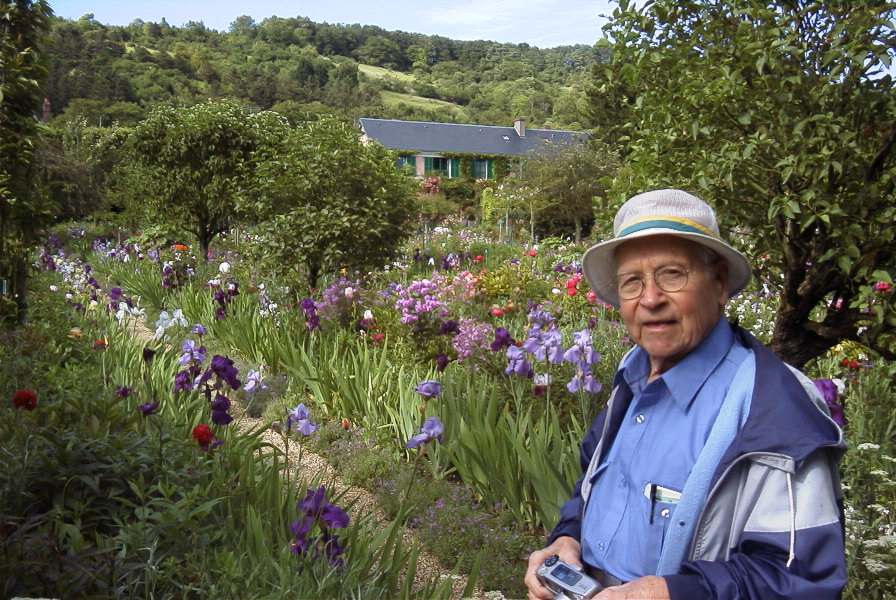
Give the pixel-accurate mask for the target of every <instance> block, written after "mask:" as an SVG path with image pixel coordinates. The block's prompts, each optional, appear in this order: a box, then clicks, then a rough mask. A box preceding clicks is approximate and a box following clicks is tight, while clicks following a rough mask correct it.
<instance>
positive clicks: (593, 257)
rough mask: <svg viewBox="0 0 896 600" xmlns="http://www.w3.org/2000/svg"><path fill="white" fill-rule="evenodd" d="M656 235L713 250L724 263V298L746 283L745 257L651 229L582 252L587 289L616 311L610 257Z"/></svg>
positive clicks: (716, 244) (699, 239) (703, 240)
mask: <svg viewBox="0 0 896 600" xmlns="http://www.w3.org/2000/svg"><path fill="white" fill-rule="evenodd" d="M657 235H672V236H675V237H678V238H683V239H686V240H690V241H692V242H695V243H697V244H700V245H701V246H706V247H707V248H709V249H711V250H713V251H715V252H716V254H718V255H719V256H720V257H722V259H724V260H725V262H726V263H728V297H729V298H731V297H734V296H736V295H737V294H738V293H740V291H741V290H743V289H744V288H745V287H746V285H747V283H749V282H750V277H751V269H750V261H748V260H747V257H746V256H744V255H743V254H741V253H740V252H738V251H737V250H735V249H734V248H732V247H731V246H729V245H728V244H726V243H725V242H723V241H722V240H720V239H718V238H714V237H711V236H708V235H703V234H701V233H690V232H685V231H679V230H676V229H666V228H659V227H655V228H651V229H645V230H642V231H636V232H634V233H631V234H629V235H627V236H625V237H622V238H614V239H612V240H608V241H606V242H601V243H599V244H595V245H594V246H591V247H590V248H588V250H586V251H585V256H584V257H583V258H582V270H583V271H584V272H585V278H586V279H587V280H588V283H589V284H590V285H591V289H593V290H594V293H595V294H597V297H598V298H600V299H601V300H603V301H604V302H606V303H608V304H611V305H613V306H615V307H616V308H619V294H618V290H617V287H616V260H615V257H614V256H613V254H614V253H615V252H616V248H618V247H619V246H621V245H622V244H624V243H626V242H630V241H632V240H635V239H641V238H646V237H652V236H657Z"/></svg>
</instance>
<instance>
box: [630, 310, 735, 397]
mask: <svg viewBox="0 0 896 600" xmlns="http://www.w3.org/2000/svg"><path fill="white" fill-rule="evenodd" d="M733 343H734V332H733V331H731V326H730V325H729V324H728V321H727V320H726V319H725V318H724V317H722V318H720V319H719V321H718V322H717V323H716V324H715V326H714V327H713V329H712V331H710V333H709V335H708V336H706V337H705V338H704V339H703V341H702V342H700V344H699V345H698V346H697V347H696V348H695V349H693V350H691V352H690V353H689V354H688V355H687V356H685V357H684V358H683V359H681V361H679V362H678V364H676V365H675V366H674V367H672V368H671V369H669V370H668V371H666V372H665V373H663V374H662V375H661V376H660V377H659V378H658V380H659V381H662V382H663V384H664V385H665V386H666V389H668V390H669V394H670V395H671V396H672V399H673V400H674V401H675V402H676V404H678V405H679V407H680V408H681V410H683V411H687V410H688V408H689V407H690V404H691V402H692V401H693V399H694V396H696V395H697V392H698V391H699V390H700V388H701V387H703V384H704V383H705V382H706V380H707V379H708V378H709V376H710V375H711V374H712V372H713V371H714V370H715V368H716V367H717V366H718V365H719V363H721V362H722V360H724V358H725V356H727V355H728V351H729V350H730V349H731V344H733ZM635 352H636V355H635V356H632V360H631V361H630V362H629V364H628V366H626V368H625V369H624V371H623V373H622V376H623V378H624V380H625V382H626V383H627V384H628V386H629V388H630V389H631V390H632V393H634V394H635V395H637V394H638V393H639V392H641V391H642V390H643V389H644V388H645V387H646V386H647V376H648V375H649V373H650V362H649V358H648V356H647V353H646V352H645V351H644V349H643V348H640V347H638V348H637V349H636V350H635Z"/></svg>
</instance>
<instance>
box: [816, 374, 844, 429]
mask: <svg viewBox="0 0 896 600" xmlns="http://www.w3.org/2000/svg"><path fill="white" fill-rule="evenodd" d="M814 383H815V387H816V388H818V391H819V392H821V396H822V397H823V398H824V401H825V404H827V405H828V410H830V411H831V419H833V420H834V422H835V423H836V424H837V425H839V426H840V427H846V416H845V415H844V414H843V403H842V402H841V401H840V398H839V395H840V390H839V389H838V388H837V384H836V383H834V381H833V380H832V379H816V380H814Z"/></svg>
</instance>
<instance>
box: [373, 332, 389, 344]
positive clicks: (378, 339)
mask: <svg viewBox="0 0 896 600" xmlns="http://www.w3.org/2000/svg"><path fill="white" fill-rule="evenodd" d="M384 339H386V334H385V333H379V332H377V333H372V334H370V341H371V342H373V343H374V344H381V343H382V342H383V340H384Z"/></svg>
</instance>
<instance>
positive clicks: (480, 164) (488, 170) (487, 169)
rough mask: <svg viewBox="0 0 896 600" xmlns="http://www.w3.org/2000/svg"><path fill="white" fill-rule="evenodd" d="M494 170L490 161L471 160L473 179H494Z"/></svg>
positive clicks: (481, 159)
mask: <svg viewBox="0 0 896 600" xmlns="http://www.w3.org/2000/svg"><path fill="white" fill-rule="evenodd" d="M494 178H495V168H494V165H493V164H492V161H491V159H488V158H477V159H474V160H473V179H494Z"/></svg>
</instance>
